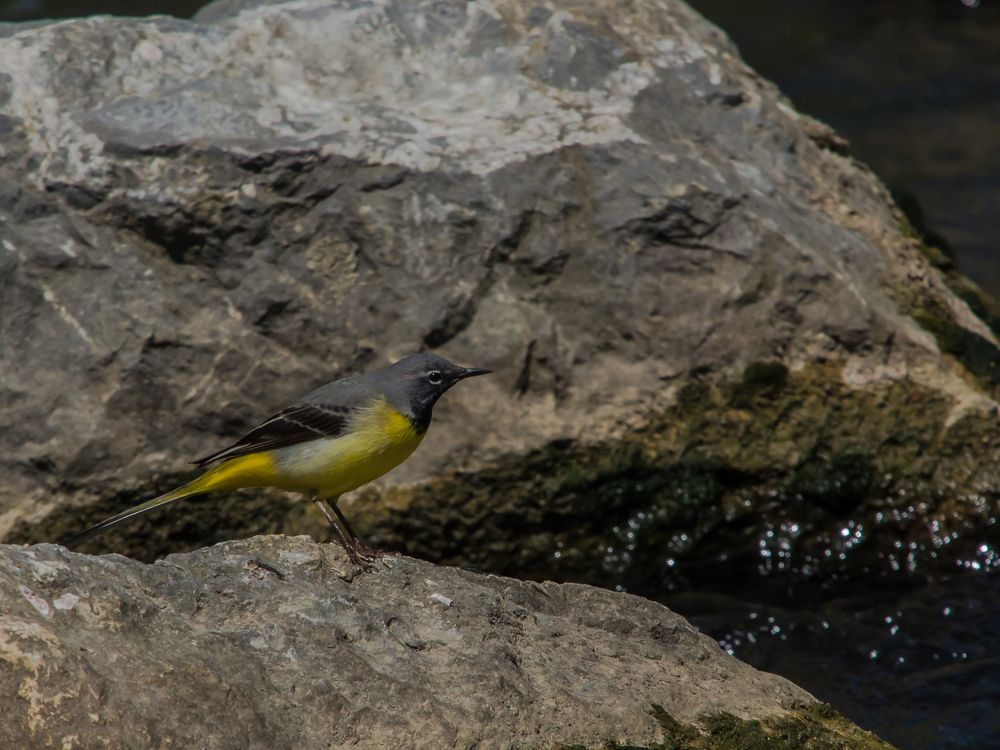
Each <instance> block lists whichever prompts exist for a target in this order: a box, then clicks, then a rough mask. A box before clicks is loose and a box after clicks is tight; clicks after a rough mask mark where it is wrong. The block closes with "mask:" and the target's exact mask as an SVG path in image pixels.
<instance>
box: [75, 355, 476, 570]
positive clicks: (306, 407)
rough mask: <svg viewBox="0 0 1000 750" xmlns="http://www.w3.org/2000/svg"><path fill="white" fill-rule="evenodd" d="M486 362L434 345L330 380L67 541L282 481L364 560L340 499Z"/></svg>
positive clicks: (409, 443) (384, 465)
mask: <svg viewBox="0 0 1000 750" xmlns="http://www.w3.org/2000/svg"><path fill="white" fill-rule="evenodd" d="M489 372H491V371H490V370H483V369H480V368H471V367H459V366H458V365H455V364H452V363H451V362H449V361H448V360H446V359H444V358H442V357H438V356H437V355H434V354H413V355H411V356H409V357H406V358H404V359H401V360H399V361H398V362H396V363H395V364H392V365H389V366H388V367H383V368H382V369H381V370H375V371H374V372H370V373H367V374H364V375H353V376H351V377H348V378H343V379H342V380H335V381H334V382H332V383H327V384H326V385H324V386H322V387H321V388H317V389H316V390H315V391H313V392H312V393H310V394H309V395H308V396H306V397H305V398H302V399H301V400H299V401H296V402H295V403H294V404H292V405H291V406H289V407H287V408H285V409H282V410H281V411H279V412H278V413H277V414H275V415H274V416H273V417H271V418H270V419H268V420H267V421H265V422H264V423H262V424H261V425H259V426H258V427H255V428H254V429H252V430H251V431H250V432H248V433H247V434H246V435H244V436H243V437H242V438H240V439H239V440H237V441H236V442H235V443H233V444H232V445H231V446H229V447H228V448H226V449H225V450H221V451H218V452H216V453H212V454H210V455H208V456H205V457H204V458H200V459H198V460H197V461H192V463H194V464H197V465H198V466H201V467H210V468H208V469H207V470H206V471H205V472H204V473H203V474H202V475H201V476H199V477H198V478H197V479H195V480H193V481H191V482H188V483H187V484H185V485H183V486H182V487H178V488H177V489H175V490H172V491H171V492H168V493H167V494H165V495H160V496H159V497H155V498H153V499H152V500H148V501H146V502H144V503H142V504H141V505H136V506H135V507H133V508H129V509H128V510H125V511H122V512H121V513H118V514H117V515H114V516H111V517H110V518H106V519H105V520H103V521H101V522H100V523H98V524H96V525H94V526H91V527H90V528H89V529H87V530H86V531H84V532H83V533H82V534H80V535H78V536H76V537H73V538H72V539H70V540H68V541H67V542H66V544H67V546H72V545H75V544H78V543H79V542H82V541H84V540H85V539H89V538H90V537H92V536H94V535H95V534H99V533H101V532H102V531H105V530H107V529H110V528H112V527H114V526H117V525H118V524H120V523H124V522H125V521H128V520H129V519H131V518H135V517H136V516H139V515H141V514H143V513H145V512H146V511H149V510H152V509H153V508H157V507H159V506H161V505H166V504H167V503H172V502H174V501H175V500H180V499H182V498H185V497H191V496H192V495H200V494H202V493H205V492H214V491H217V490H234V489H239V488H241V487H277V488H278V489H282V490H287V491H290V492H301V493H303V494H304V495H307V496H308V497H309V498H310V499H312V501H313V502H314V503H316V505H317V506H319V509H320V510H321V511H322V513H323V515H324V516H325V517H326V520H327V521H328V522H329V524H330V525H331V526H332V527H333V529H334V533H335V534H336V536H337V539H338V540H339V541H340V543H341V544H342V545H343V546H344V549H345V550H347V553H348V555H349V556H350V557H351V560H353V561H354V562H359V561H360V559H361V553H365V554H367V553H370V552H372V550H368V549H366V548H365V547H364V546H363V545H362V544H361V541H360V539H359V538H358V535H357V534H356V533H354V530H353V529H352V528H351V526H350V524H348V523H347V519H346V518H344V515H343V513H341V511H340V508H338V507H337V499H338V498H339V497H340V496H341V495H342V494H343V493H345V492H350V491H351V490H354V489H357V488H358V487H360V486H361V485H363V484H366V483H368V482H370V481H372V480H373V479H375V478H376V477H380V476H382V475H383V474H385V473H386V472H387V471H389V470H390V469H393V468H395V467H396V466H398V465H399V464H401V463H402V462H403V461H405V460H406V459H407V458H408V457H409V455H410V454H411V453H413V451H414V450H415V449H416V447H417V446H418V445H420V441H421V440H423V438H424V435H425V434H426V433H427V428H428V427H429V426H430V423H431V415H432V412H433V411H434V404H436V403H437V400H438V399H439V398H441V396H442V395H443V394H444V392H445V391H447V390H448V389H449V388H451V387H452V386H453V385H455V383H457V382H458V381H459V380H464V379H465V378H470V377H472V376H474V375H486V374H488V373H489ZM331 511H332V512H331ZM334 516H336V518H334ZM338 522H339V523H338Z"/></svg>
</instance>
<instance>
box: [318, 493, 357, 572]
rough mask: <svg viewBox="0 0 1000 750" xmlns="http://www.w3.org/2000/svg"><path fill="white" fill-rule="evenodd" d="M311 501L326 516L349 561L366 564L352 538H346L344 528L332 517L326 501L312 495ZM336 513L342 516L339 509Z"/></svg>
mask: <svg viewBox="0 0 1000 750" xmlns="http://www.w3.org/2000/svg"><path fill="white" fill-rule="evenodd" d="M313 503H315V505H316V507H317V508H319V509H320V512H321V513H322V514H323V516H324V517H325V518H326V521H327V523H329V524H330V526H332V527H333V533H334V534H335V535H336V537H337V541H338V542H340V546H341V547H343V548H344V551H345V552H346V553H347V556H348V558H350V560H351V562H352V563H354V564H355V565H366V564H367V561H366V560H364V559H363V556H362V555H360V554H358V549H357V545H356V544H355V542H354V540H353V539H348V538H347V536H346V535H345V534H344V530H343V529H341V528H340V524H338V523H337V519H335V518H334V517H333V513H331V512H330V506H329V505H327V504H326V501H325V500H320V499H319V498H318V497H314V498H313ZM334 507H335V508H336V507H337V504H336V503H334ZM337 515H338V516H340V517H341V518H343V516H342V515H341V513H340V511H339V510H338V511H337Z"/></svg>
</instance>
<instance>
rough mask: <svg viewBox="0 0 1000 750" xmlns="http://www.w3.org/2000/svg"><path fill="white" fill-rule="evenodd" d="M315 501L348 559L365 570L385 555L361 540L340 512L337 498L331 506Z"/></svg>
mask: <svg viewBox="0 0 1000 750" xmlns="http://www.w3.org/2000/svg"><path fill="white" fill-rule="evenodd" d="M313 502H314V503H315V504H316V506H317V507H318V508H319V509H320V511H321V512H322V513H323V516H324V517H325V518H326V520H327V523H329V524H330V527H331V528H332V529H333V533H334V536H335V537H336V539H337V541H338V542H339V543H340V546H341V547H343V548H344V551H345V552H346V553H347V557H348V559H349V560H350V561H351V562H352V563H353V564H354V565H359V566H361V567H362V568H364V569H365V570H371V569H372V568H373V567H374V563H375V562H376V561H378V560H381V559H382V558H383V557H385V555H386V553H385V552H383V551H382V550H380V549H376V548H375V547H369V546H368V545H367V544H365V543H364V542H362V541H361V538H360V537H359V536H358V535H357V532H355V531H354V529H352V528H351V525H350V524H349V523H348V522H347V519H346V518H344V514H343V513H341V512H340V508H338V507H337V501H336V500H333V501H331V504H332V506H333V507H331V504H327V502H326V501H325V500H319V499H314V500H313ZM334 516H336V518H335V517H334Z"/></svg>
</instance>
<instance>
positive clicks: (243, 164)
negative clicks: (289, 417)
mask: <svg viewBox="0 0 1000 750" xmlns="http://www.w3.org/2000/svg"><path fill="white" fill-rule="evenodd" d="M845 153H846V145H845V144H844V143H843V141H842V140H840V139H839V138H838V137H837V136H836V134H834V133H832V132H831V131H829V130H828V129H826V128H825V127H823V126H822V125H820V124H818V123H816V122H814V121H811V120H810V119H808V118H806V117H803V116H801V115H799V114H797V113H796V112H794V111H793V110H792V108H791V107H790V106H789V105H788V104H787V102H786V101H784V100H783V99H782V98H781V96H780V95H779V94H778V92H776V91H775V89H774V88H773V87H772V86H770V85H769V84H768V83H766V82H765V81H762V80H760V79H759V78H758V77H757V76H756V75H755V74H754V73H753V71H751V70H749V69H748V68H747V67H746V66H745V65H744V64H743V63H742V62H741V61H740V59H739V57H738V55H737V53H736V51H735V50H734V48H733V47H732V45H731V44H730V43H729V42H728V40H727V39H726V38H725V36H724V35H723V34H721V33H720V32H719V31H718V30H717V29H715V28H714V27H712V26H711V25H709V24H708V23H706V22H705V21H704V20H702V19H701V18H700V17H698V16H697V15H696V14H694V13H693V12H692V11H691V10H690V9H689V8H687V6H685V5H684V4H683V3H681V2H678V1H676V0H660V1H659V2H644V3H632V2H628V1H627V0H618V1H616V2H611V3H569V2H559V3H550V2H539V1H538V0H530V2H529V1H527V0H525V1H523V2H522V1H521V0H498V1H497V2H477V3H466V2H464V1H461V2H460V1H459V0H448V1H431V0H419V1H416V2H411V1H410V0H405V1H404V0H397V1H395V2H391V1H388V0H387V1H384V2H382V1H380V2H373V3H368V2H361V1H360V0H358V1H357V2H331V1H330V0H300V1H298V2H287V3H274V2H269V3H257V2H223V3H219V4H216V5H213V6H211V7H210V8H209V9H207V10H206V11H204V12H203V13H202V14H201V15H200V16H199V18H197V19H195V20H194V21H180V20H175V19H168V18H155V19H142V20H137V19H116V18H108V17H102V18H91V19H83V20H76V21H70V22H65V23H57V24H51V25H42V26H33V27H30V28H23V29H22V28H19V27H16V26H7V27H4V28H3V29H2V30H0V154H2V158H0V368H2V377H0V447H2V450H0V474H2V475H3V476H4V482H3V483H2V487H0V538H5V539H7V540H9V541H10V540H12V541H45V540H55V539H58V538H60V537H62V536H63V535H65V534H67V533H71V532H73V531H76V530H79V529H81V528H83V527H84V526H86V525H87V523H88V522H89V521H93V520H96V519H97V518H98V517H100V516H103V515H106V514H108V513H110V512H113V511H116V510H118V509H120V508H122V507H124V506H127V505H130V504H132V503H133V502H135V501H137V500H138V499H140V498H143V497H146V496H149V495H152V494H153V493H155V492H158V491H162V490H165V489H167V488H168V487H170V486H171V485H174V484H176V483H178V482H179V481H180V480H182V479H183V478H185V477H186V476H188V467H187V465H186V463H185V462H186V461H187V460H188V459H190V458H191V457H194V456H197V455H201V454H204V453H206V452H208V451H211V450H212V449H214V448H216V447H219V446H220V445H221V444H223V443H225V442H226V441H229V440H232V439H233V438H235V437H237V436H238V435H239V434H241V433H242V432H243V431H245V430H246V429H248V428H250V427H252V426H253V424H255V423H256V422H258V421H259V420H261V419H263V418H265V417H267V416H268V415H269V414H270V413H272V412H273V411H275V410H277V409H278V408H280V407H281V406H283V405H284V404H285V403H286V402H287V401H288V400H289V399H292V398H294V397H296V396H298V395H300V394H302V393H303V392H305V391H307V390H309V389H310V388H312V387H314V386H315V385H317V384H318V383H321V382H323V381H325V380H327V379H330V378H332V377H335V376H339V375H343V374H345V373H348V372H352V371H355V370H358V369H362V368H366V367H372V366H376V365H380V364H383V363H385V362H386V361H388V360H389V359H391V358H393V357H397V356H399V355H402V354H405V353H409V352H411V351H414V350H417V349H423V348H434V349H439V350H441V351H442V352H443V353H445V354H447V355H449V356H451V357H453V358H454V359H456V360H458V361H461V362H463V363H467V364H470V365H477V366H485V367H491V368H493V369H495V370H496V371H497V374H496V376H495V377H493V378H492V379H491V380H487V379H483V380H481V381H479V382H476V383H474V384H473V383H470V384H468V385H467V387H463V388H461V389H456V391H455V392H454V393H453V394H449V397H448V398H447V400H446V401H445V402H444V403H442V405H441V406H440V408H439V412H438V415H437V422H436V424H435V425H434V426H433V427H432V432H431V437H430V438H428V439H427V440H425V441H424V444H423V446H422V447H421V449H420V450H419V451H418V453H417V454H416V455H415V456H414V457H413V458H412V459H411V460H410V461H409V462H408V463H407V464H406V465H405V466H403V467H401V468H400V469H399V470H397V471H396V472H394V473H393V474H391V475H390V476H389V477H388V478H387V479H386V480H385V481H384V482H382V483H381V484H380V485H378V487H377V488H376V489H375V490H372V491H369V492H368V493H367V494H362V495H361V496H359V498H358V499H357V500H356V501H355V502H353V505H352V504H351V503H350V502H348V503H346V504H345V505H346V509H347V510H348V511H349V512H350V513H352V514H354V516H355V517H356V518H358V521H359V524H360V525H361V526H364V527H366V528H367V529H368V530H369V532H371V533H373V534H375V538H376V539H377V540H378V541H380V542H381V543H382V544H384V545H388V546H391V547H393V548H396V549H405V550H409V551H411V552H415V553H419V554H421V555H423V556H430V557H432V558H434V559H438V560H465V561H471V562H473V563H475V564H477V565H480V566H486V567H489V568H490V569H493V570H497V571H503V570H509V571H521V572H526V571H527V572H534V571H543V572H547V573H550V574H551V575H554V576H562V577H567V576H577V577H580V578H586V579H587V580H594V581H597V580H604V579H605V578H607V579H609V580H625V581H626V582H629V583H632V582H633V580H636V581H637V580H639V579H642V580H643V582H648V581H646V580H645V579H646V578H648V577H649V576H650V575H653V576H654V577H655V576H659V575H661V573H660V572H659V571H666V570H669V571H681V572H684V571H688V572H692V571H695V570H696V568H697V567H698V566H700V565H718V566H721V567H722V568H723V569H727V570H728V569H732V568H735V569H738V570H751V571H755V570H756V569H757V567H758V566H764V567H767V566H774V565H777V566H779V567H780V566H785V567H787V568H793V569H795V570H799V571H801V572H810V571H815V570H818V569H821V568H823V569H825V568H828V567H833V568H837V567H838V566H850V565H852V564H853V565H855V568H858V567H860V565H861V563H852V561H853V560H854V559H856V558H858V559H860V560H862V561H863V563H864V564H868V563H870V562H871V561H872V559H873V558H874V557H877V556H882V558H883V559H881V560H878V561H877V564H878V565H879V566H880V567H882V568H885V567H897V568H900V567H907V566H913V565H915V564H917V562H918V561H919V560H923V559H930V558H932V557H935V556H939V557H947V564H948V565H949V566H951V565H953V564H954V559H955V558H956V557H960V556H961V555H963V554H965V553H966V552H969V554H970V555H972V557H975V558H976V559H977V560H979V561H981V562H982V563H983V564H984V565H985V564H992V563H993V562H995V558H996V555H995V553H994V552H993V548H992V546H990V545H991V544H992V543H993V542H992V541H991V540H992V537H990V536H989V535H990V534H993V535H995V534H996V533H997V530H996V526H992V527H990V526H989V525H988V520H987V519H989V518H990V517H991V515H993V514H994V513H995V511H996V508H997V493H996V487H997V486H998V485H1000V479H998V476H997V472H998V469H997V467H998V466H1000V461H998V459H1000V438H998V437H997V431H996V430H995V429H993V425H994V422H995V419H994V416H993V415H994V410H995V402H994V400H993V397H994V395H995V394H996V391H997V384H998V383H1000V368H998V362H1000V358H998V351H997V347H996V339H995V337H994V335H993V333H992V332H991V330H990V329H989V327H988V326H987V325H986V323H984V321H983V320H982V319H981V318H980V317H977V315H976V314H975V313H974V312H973V310H972V309H970V306H969V304H967V301H971V303H972V304H973V305H975V306H977V310H979V311H980V312H983V311H984V310H985V308H983V307H982V300H981V299H980V298H979V297H977V296H976V294H975V290H974V289H971V288H969V287H968V286H963V285H962V282H961V281H960V280H958V279H957V277H954V276H952V277H951V278H950V279H949V278H948V277H946V276H945V275H944V274H943V273H941V272H940V270H939V269H936V268H935V267H934V266H933V264H932V262H931V261H929V260H928V259H927V258H926V257H924V256H925V255H928V256H930V257H931V258H932V259H933V249H932V248H927V247H922V246H921V244H920V242H919V240H918V239H916V238H913V237H911V236H907V234H906V232H905V231H904V230H905V229H906V227H905V222H904V220H903V219H902V217H901V216H900V215H899V214H898V212H897V211H896V210H895V209H894V207H893V205H892V204H891V201H890V200H889V198H888V196H887V194H886V192H885V190H884V189H883V187H882V186H881V185H880V184H879V183H878V181H877V180H876V179H874V177H873V176H872V175H871V174H870V173H869V172H867V171H866V170H865V169H864V168H863V167H861V166H859V165H858V164H856V163H854V162H853V161H852V160H851V159H850V158H849V156H847V155H845ZM921 250H923V251H924V253H923V254H922V253H921ZM949 283H950V284H951V287H954V288H955V289H957V290H958V291H959V292H961V293H962V294H963V295H964V296H965V300H967V301H963V299H962V298H960V297H959V296H958V295H957V294H956V293H955V292H954V291H953V290H952V288H950V287H949ZM983 314H985V312H983ZM914 404H918V405H919V408H913V406H914ZM375 496H378V497H380V498H381V500H382V502H373V501H372V500H373V499H374V498H375ZM914 497H916V498H918V501H917V502H915V501H914ZM152 521H153V522H155V523H153V522H149V523H146V524H144V525H142V524H140V525H137V526H135V527H133V528H131V529H130V530H129V533H128V536H118V537H111V538H109V539H108V540H106V541H105V542H102V543H101V545H100V548H101V549H115V550H119V551H123V552H127V553H129V554H132V555H137V556H142V557H145V558H147V559H149V558H152V557H154V556H155V555H156V554H158V553H162V552H164V551H169V550H176V549H181V548H184V547H190V546H192V545H197V544H201V543H205V542H206V541H212V540H218V539H222V538H231V537H234V536H239V535H246V534H248V533H251V532H253V531H260V530H286V531H301V530H316V529H318V528H319V527H318V524H317V519H315V518H314V517H313V516H311V515H310V514H309V511H308V508H307V505H304V504H301V503H298V504H297V503H295V502H292V501H290V500H287V499H284V498H279V497H276V496H273V495H267V494H264V493H248V494H246V495H243V496H238V497H235V498H228V499H226V500H217V501H214V502H211V503H207V502H202V503H191V504H189V505H188V506H187V507H186V511H185V512H184V513H176V514H165V515H161V516H158V517H156V518H155V519H152ZM966 528H969V529H976V530H978V531H982V530H983V529H984V528H985V529H986V531H985V532H983V533H984V534H986V536H985V537H980V538H977V539H976V540H975V543H974V544H973V545H972V546H971V547H967V546H963V544H964V543H963V541H962V540H963V539H964V537H963V536H962V533H961V532H963V531H964V530H965V529H966ZM843 529H846V530H847V534H842V533H841V532H842V530H843ZM514 530H518V533H517V535H516V537H515V534H514V533H513V531H514ZM514 538H517V540H518V541H517V542H516V543H514V542H512V541H511V540H512V539H514ZM900 538H901V539H902V542H901V544H902V545H903V546H902V547H898V548H897V547H894V546H892V545H891V544H890V543H889V541H888V540H891V542H892V543H895V541H896V540H897V539H900ZM984 539H985V540H986V542H989V544H984V542H983V540H984ZM942 540H943V541H942ZM94 548H95V549H96V548H97V547H94ZM608 549H610V550H611V553H610V554H605V553H604V551H605V550H608ZM981 549H986V550H987V551H986V552H981V551H980V550H981ZM553 550H560V554H561V557H559V559H558V560H555V559H554V558H553ZM946 553H947V554H946ZM987 558H988V559H987ZM969 559H972V558H969ZM675 563H676V565H675ZM650 571H656V572H654V573H650ZM653 583H656V581H653Z"/></svg>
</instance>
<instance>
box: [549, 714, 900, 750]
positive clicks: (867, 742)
mask: <svg viewBox="0 0 1000 750" xmlns="http://www.w3.org/2000/svg"><path fill="white" fill-rule="evenodd" d="M650 713H651V715H652V716H653V718H654V719H656V721H657V723H658V724H659V725H660V727H661V729H662V731H663V740H662V741H660V742H657V743H654V744H650V745H628V744H622V743H618V742H615V741H611V740H608V741H606V742H604V743H603V744H602V745H600V746H599V747H600V748H601V750H893V748H892V745H890V744H889V743H887V742H885V741H884V740H881V739H879V738H878V737H876V736H875V735H874V734H872V733H871V732H866V731H864V730H863V729H861V728H859V727H858V726H856V725H855V724H853V723H851V722H850V721H848V720H847V719H845V718H844V717H843V716H841V715H840V714H839V713H837V712H836V711H835V710H834V709H833V708H831V707H830V706H828V705H826V704H823V703H815V704H811V705H808V706H803V707H799V708H797V709H795V710H793V711H791V712H790V713H788V714H787V715H785V716H782V717H776V718H769V719H764V720H757V719H740V718H737V717H736V716H733V715H732V714H729V713H714V714H708V715H706V716H703V717H701V718H700V719H699V720H698V721H695V722H692V723H687V724H685V723H681V722H679V721H677V720H676V719H675V718H674V717H672V716H671V715H670V714H669V713H667V712H666V711H664V710H663V708H662V707H661V706H657V705H653V706H652V707H651V710H650ZM583 748H585V746H584V745H563V746H561V747H560V749H559V750H582V749H583ZM587 750H590V749H589V748H588V749H587Z"/></svg>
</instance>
